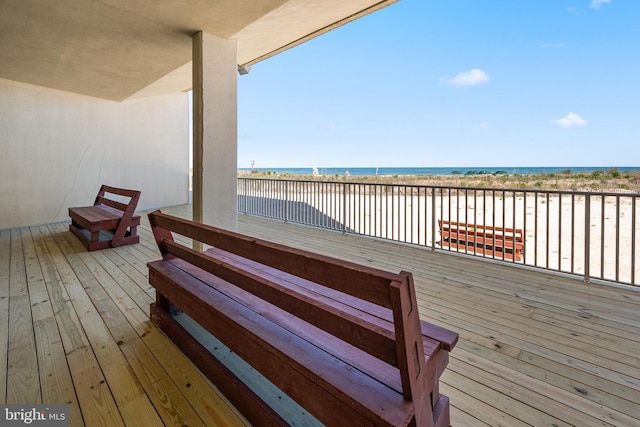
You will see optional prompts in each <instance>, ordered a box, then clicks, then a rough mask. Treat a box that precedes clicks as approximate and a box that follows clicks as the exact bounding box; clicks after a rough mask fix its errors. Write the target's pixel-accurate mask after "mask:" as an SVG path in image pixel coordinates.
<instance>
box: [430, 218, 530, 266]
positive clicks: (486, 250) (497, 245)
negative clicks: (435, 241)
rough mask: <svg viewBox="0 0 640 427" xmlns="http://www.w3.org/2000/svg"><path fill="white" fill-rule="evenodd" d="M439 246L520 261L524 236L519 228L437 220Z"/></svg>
mask: <svg viewBox="0 0 640 427" xmlns="http://www.w3.org/2000/svg"><path fill="white" fill-rule="evenodd" d="M438 226H439V227H440V235H441V237H442V239H441V240H440V245H441V246H442V247H443V248H452V249H463V250H464V252H471V253H476V254H480V255H486V256H490V257H495V258H497V259H503V258H504V259H509V260H514V259H515V260H516V261H521V260H522V253H523V251H524V234H523V232H522V229H520V228H510V227H496V226H491V225H482V224H467V223H463V222H455V221H447V220H442V219H439V220H438Z"/></svg>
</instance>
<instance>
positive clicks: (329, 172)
mask: <svg viewBox="0 0 640 427" xmlns="http://www.w3.org/2000/svg"><path fill="white" fill-rule="evenodd" d="M315 169H317V171H318V174H319V175H323V176H333V175H347V174H348V175H350V176H362V175H368V176H375V175H392V176H393V175H453V174H457V175H465V174H469V173H489V174H493V173H496V172H498V173H507V174H509V175H517V174H518V175H530V174H541V173H546V174H549V173H558V172H563V171H566V170H570V171H571V172H573V173H591V172H594V171H608V170H611V169H617V170H619V171H620V172H625V171H636V172H639V171H640V166H625V167H601V166H593V167H585V166H565V167H512V166H509V167H490V168H488V167H476V168H415V167H413V168H393V167H384V168H375V167H374V168H362V167H358V168H349V167H343V168H342V167H341V168H322V167H317V168H315ZM238 170H239V171H243V172H250V171H251V170H252V169H251V168H239V169H238ZM254 170H256V171H258V172H273V173H278V174H282V173H288V174H294V175H311V174H312V173H313V170H314V168H313V167H309V168H255V169H254Z"/></svg>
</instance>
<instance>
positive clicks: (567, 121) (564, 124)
mask: <svg viewBox="0 0 640 427" xmlns="http://www.w3.org/2000/svg"><path fill="white" fill-rule="evenodd" d="M553 124H554V125H555V126H556V127H559V128H563V129H568V128H570V127H574V126H585V125H586V124H587V121H586V120H585V119H583V118H582V117H580V116H579V115H577V114H576V113H569V114H567V117H563V118H561V119H558V120H554V121H553Z"/></svg>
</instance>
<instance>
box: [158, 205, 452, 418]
mask: <svg viewBox="0 0 640 427" xmlns="http://www.w3.org/2000/svg"><path fill="white" fill-rule="evenodd" d="M149 220H150V223H151V226H152V229H153V234H154V236H155V239H156V241H157V243H158V247H159V248H160V251H161V253H162V256H163V259H162V260H159V261H154V262H150V263H149V264H148V266H149V282H150V283H151V285H152V286H154V287H155V288H156V302H155V303H154V304H152V305H151V320H152V321H153V322H154V323H155V324H156V325H157V326H158V327H159V328H160V329H162V330H163V331H164V332H165V334H166V335H167V336H168V337H170V338H171V339H172V340H173V341H174V343H175V344H176V345H177V346H178V347H179V348H180V349H181V350H182V351H183V352H184V353H185V354H186V355H187V356H188V357H189V358H191V360H192V361H193V362H194V363H195V364H196V366H198V368H199V369H200V370H201V371H202V372H203V373H204V374H206V375H207V376H208V377H209V379H210V380H211V381H212V382H213V383H214V384H215V385H216V386H217V387H218V388H219V389H220V390H221V391H222V392H223V393H224V394H225V396H227V398H228V399H229V400H230V401H231V402H232V403H233V404H234V405H235V406H236V407H237V408H238V409H239V410H240V411H241V412H242V413H243V415H244V416H245V417H247V419H248V420H249V421H250V422H251V423H253V424H254V425H257V426H263V425H289V423H290V422H291V420H290V419H288V417H287V415H283V414H282V412H281V411H279V409H278V408H277V405H276V406H274V405H269V404H267V403H266V401H265V399H264V398H263V397H262V396H260V395H259V391H257V390H254V389H252V388H250V386H249V385H248V384H249V381H247V380H246V375H239V374H238V373H236V372H233V371H232V369H231V368H230V367H229V366H227V365H225V363H223V362H222V361H220V360H219V359H218V358H216V357H215V356H214V355H213V354H212V351H213V350H211V349H209V348H207V347H206V346H205V345H204V344H203V342H202V341H203V340H202V339H198V338H196V336H195V334H193V333H191V332H189V331H188V330H187V327H186V326H184V325H185V323H184V321H182V323H181V322H179V321H178V320H177V319H178V318H180V317H181V316H185V315H186V316H188V317H189V318H190V319H191V321H194V322H196V323H197V324H198V325H199V326H200V327H201V328H202V329H203V330H205V331H206V333H207V335H209V334H210V335H211V336H213V337H215V338H216V339H218V340H219V341H220V342H221V343H222V344H224V345H225V346H227V347H228V348H229V349H230V352H231V353H234V354H236V355H237V356H239V357H240V358H242V359H243V360H244V362H246V363H248V364H249V365H250V366H251V367H252V369H255V371H257V372H259V374H261V375H263V376H264V377H266V378H267V379H268V380H269V381H270V383H272V384H273V385H275V386H276V387H277V388H278V389H279V390H280V391H282V392H283V393H285V394H286V395H287V397H289V398H291V399H292V400H293V401H295V402H297V404H299V405H300V406H301V407H302V408H303V409H304V410H305V411H307V412H308V413H309V414H311V416H312V418H314V419H315V420H316V421H318V422H320V423H322V424H325V425H332V426H333V425H345V426H352V425H353V426H355V425H376V426H396V425H416V426H448V425H449V400H448V398H447V397H446V396H444V395H441V394H440V393H439V386H438V381H439V377H440V375H441V374H442V372H443V371H444V369H445V367H446V366H447V363H448V360H449V351H450V350H451V349H452V348H453V347H454V346H455V344H456V342H457V339H458V335H457V334H456V333H454V332H451V331H449V330H447V329H444V328H442V327H439V326H436V325H433V324H429V323H427V322H424V321H421V320H420V318H419V314H418V305H417V302H416V296H415V290H414V285H413V279H412V275H411V274H410V273H407V272H401V273H398V274H394V273H389V272H386V271H382V270H377V269H374V268H370V267H366V266H360V265H357V264H353V263H349V262H345V261H341V260H338V259H334V258H329V257H326V256H321V255H317V254H314V253H311V252H307V251H303V250H298V249H293V248H289V247H285V246H283V245H278V244H275V243H270V242H267V241H263V240H258V239H255V238H251V237H248V236H243V235H241V234H237V233H232V232H229V231H225V230H221V229H217V228H214V227H210V226H206V225H202V224H197V223H194V222H192V221H189V220H185V219H180V218H177V217H172V216H169V215H166V214H163V213H161V212H160V211H156V212H153V213H151V214H149ZM180 235H181V236H180ZM174 236H175V239H174ZM183 236H184V237H183ZM185 237H186V238H188V239H192V240H193V241H198V242H201V243H203V244H204V245H205V248H208V249H206V250H204V251H202V252H200V251H197V250H194V249H191V247H190V246H186V245H185V244H181V243H180V241H182V242H184V241H185ZM186 244H187V245H191V244H192V241H188V242H187V243H186ZM216 347H217V346H216ZM278 399H279V398H277V399H275V400H276V401H278Z"/></svg>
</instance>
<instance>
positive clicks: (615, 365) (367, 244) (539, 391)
mask: <svg viewBox="0 0 640 427" xmlns="http://www.w3.org/2000/svg"><path fill="white" fill-rule="evenodd" d="M190 209H191V207H190V206H179V207H173V208H169V209H165V210H164V211H166V212H168V213H172V214H176V215H182V216H186V217H188V216H189V215H190V212H191V210H190ZM67 226H68V222H65V223H58V224H49V225H44V226H38V227H28V228H23V229H18V230H0V336H1V337H3V339H2V341H1V342H0V360H1V362H0V402H2V403H7V402H17V403H37V402H39V401H42V402H44V403H71V419H72V423H71V424H72V425H74V426H82V425H87V426H89V425H97V424H103V425H126V426H140V425H190V426H197V425H202V426H205V425H206V426H210V425H231V426H239V425H244V424H245V421H244V420H243V418H242V417H241V416H240V415H238V414H237V412H236V410H235V409H234V408H233V407H231V406H230V405H229V404H228V402H227V401H226V399H225V398H224V396H220V395H219V393H218V391H217V390H216V389H215V387H213V386H212V385H211V384H210V383H209V382H208V381H207V380H206V379H205V378H204V377H203V376H202V375H201V374H200V373H199V372H198V370H197V369H195V368H194V366H193V365H192V364H191V363H190V362H189V361H188V360H187V359H186V358H185V357H184V356H183V355H182V353H180V351H178V350H177V349H176V348H175V346H174V345H173V344H172V343H171V342H170V341H169V340H168V339H167V338H166V337H164V335H163V334H162V333H161V332H160V331H159V330H158V329H157V328H156V327H155V326H153V324H151V323H150V322H149V319H148V316H149V311H148V310H149V303H150V302H151V301H153V299H154V295H155V292H154V290H153V288H151V287H150V286H149V284H148V279H147V277H148V271H147V267H146V263H147V262H148V261H150V260H154V259H158V258H159V253H158V251H157V248H156V246H155V242H154V240H153V237H152V234H151V230H150V228H149V224H148V221H147V219H146V216H144V215H143V217H142V225H141V226H140V227H139V229H138V231H139V235H140V237H141V241H140V243H139V244H137V245H130V246H123V247H120V248H115V249H106V250H103V251H94V252H87V251H86V249H85V248H84V247H83V246H82V245H81V244H80V243H79V242H78V241H77V239H76V238H75V237H74V236H73V235H72V234H71V233H70V232H69V231H68V228H67ZM239 231H240V232H243V233H245V234H250V235H254V236H256V237H259V238H265V239H268V240H273V241H276V242H279V243H283V244H287V245H290V246H298V247H302V248H305V249H308V250H312V251H316V252H319V253H324V254H327V255H331V256H336V255H338V256H339V257H341V258H344V259H348V260H350V261H355V262H358V263H361V264H366V265H371V266H374V267H378V268H383V269H387V270H391V271H399V270H401V269H404V270H408V271H411V272H412V273H413V275H414V280H415V284H416V290H417V295H418V303H419V306H420V310H421V315H422V317H423V318H424V319H425V320H427V321H429V322H433V323H436V324H439V325H442V326H444V327H446V328H449V329H452V330H455V331H456V332H458V333H459V334H460V341H459V343H458V345H457V347H456V348H455V349H454V350H453V352H452V353H451V355H450V356H451V359H450V363H449V366H448V368H447V370H446V371H445V373H444V375H443V377H442V384H441V391H442V392H443V393H445V394H446V395H448V396H449V397H450V399H451V420H452V425H453V426H482V425H508V426H517V425H535V426H538V425H558V426H566V425H576V426H636V425H640V358H639V356H640V332H639V331H640V329H639V326H640V289H638V288H630V287H625V286H614V285H609V284H601V283H584V282H582V281H581V280H579V279H576V278H574V277H568V276H565V275H562V274H557V273H549V272H544V271H540V270H531V269H529V268H525V267H522V266H519V265H504V264H502V263H496V262H491V261H486V260H484V261H483V260H475V259H470V258H469V257H464V256H459V255H455V254H448V253H439V252H435V253H434V252H432V251H431V250H429V249H425V248H418V247H414V246H410V245H402V244H397V243H393V242H389V241H382V240H375V239H370V238H362V237H357V236H353V235H343V234H342V233H337V232H331V231H326V230H320V229H315V228H310V227H304V226H299V225H294V224H286V223H282V222H278V221H273V220H268V219H261V218H255V217H250V216H244V215H240V216H239ZM27 400H28V402H27ZM18 401H19V402H18ZM141 423H142V424H141Z"/></svg>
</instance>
